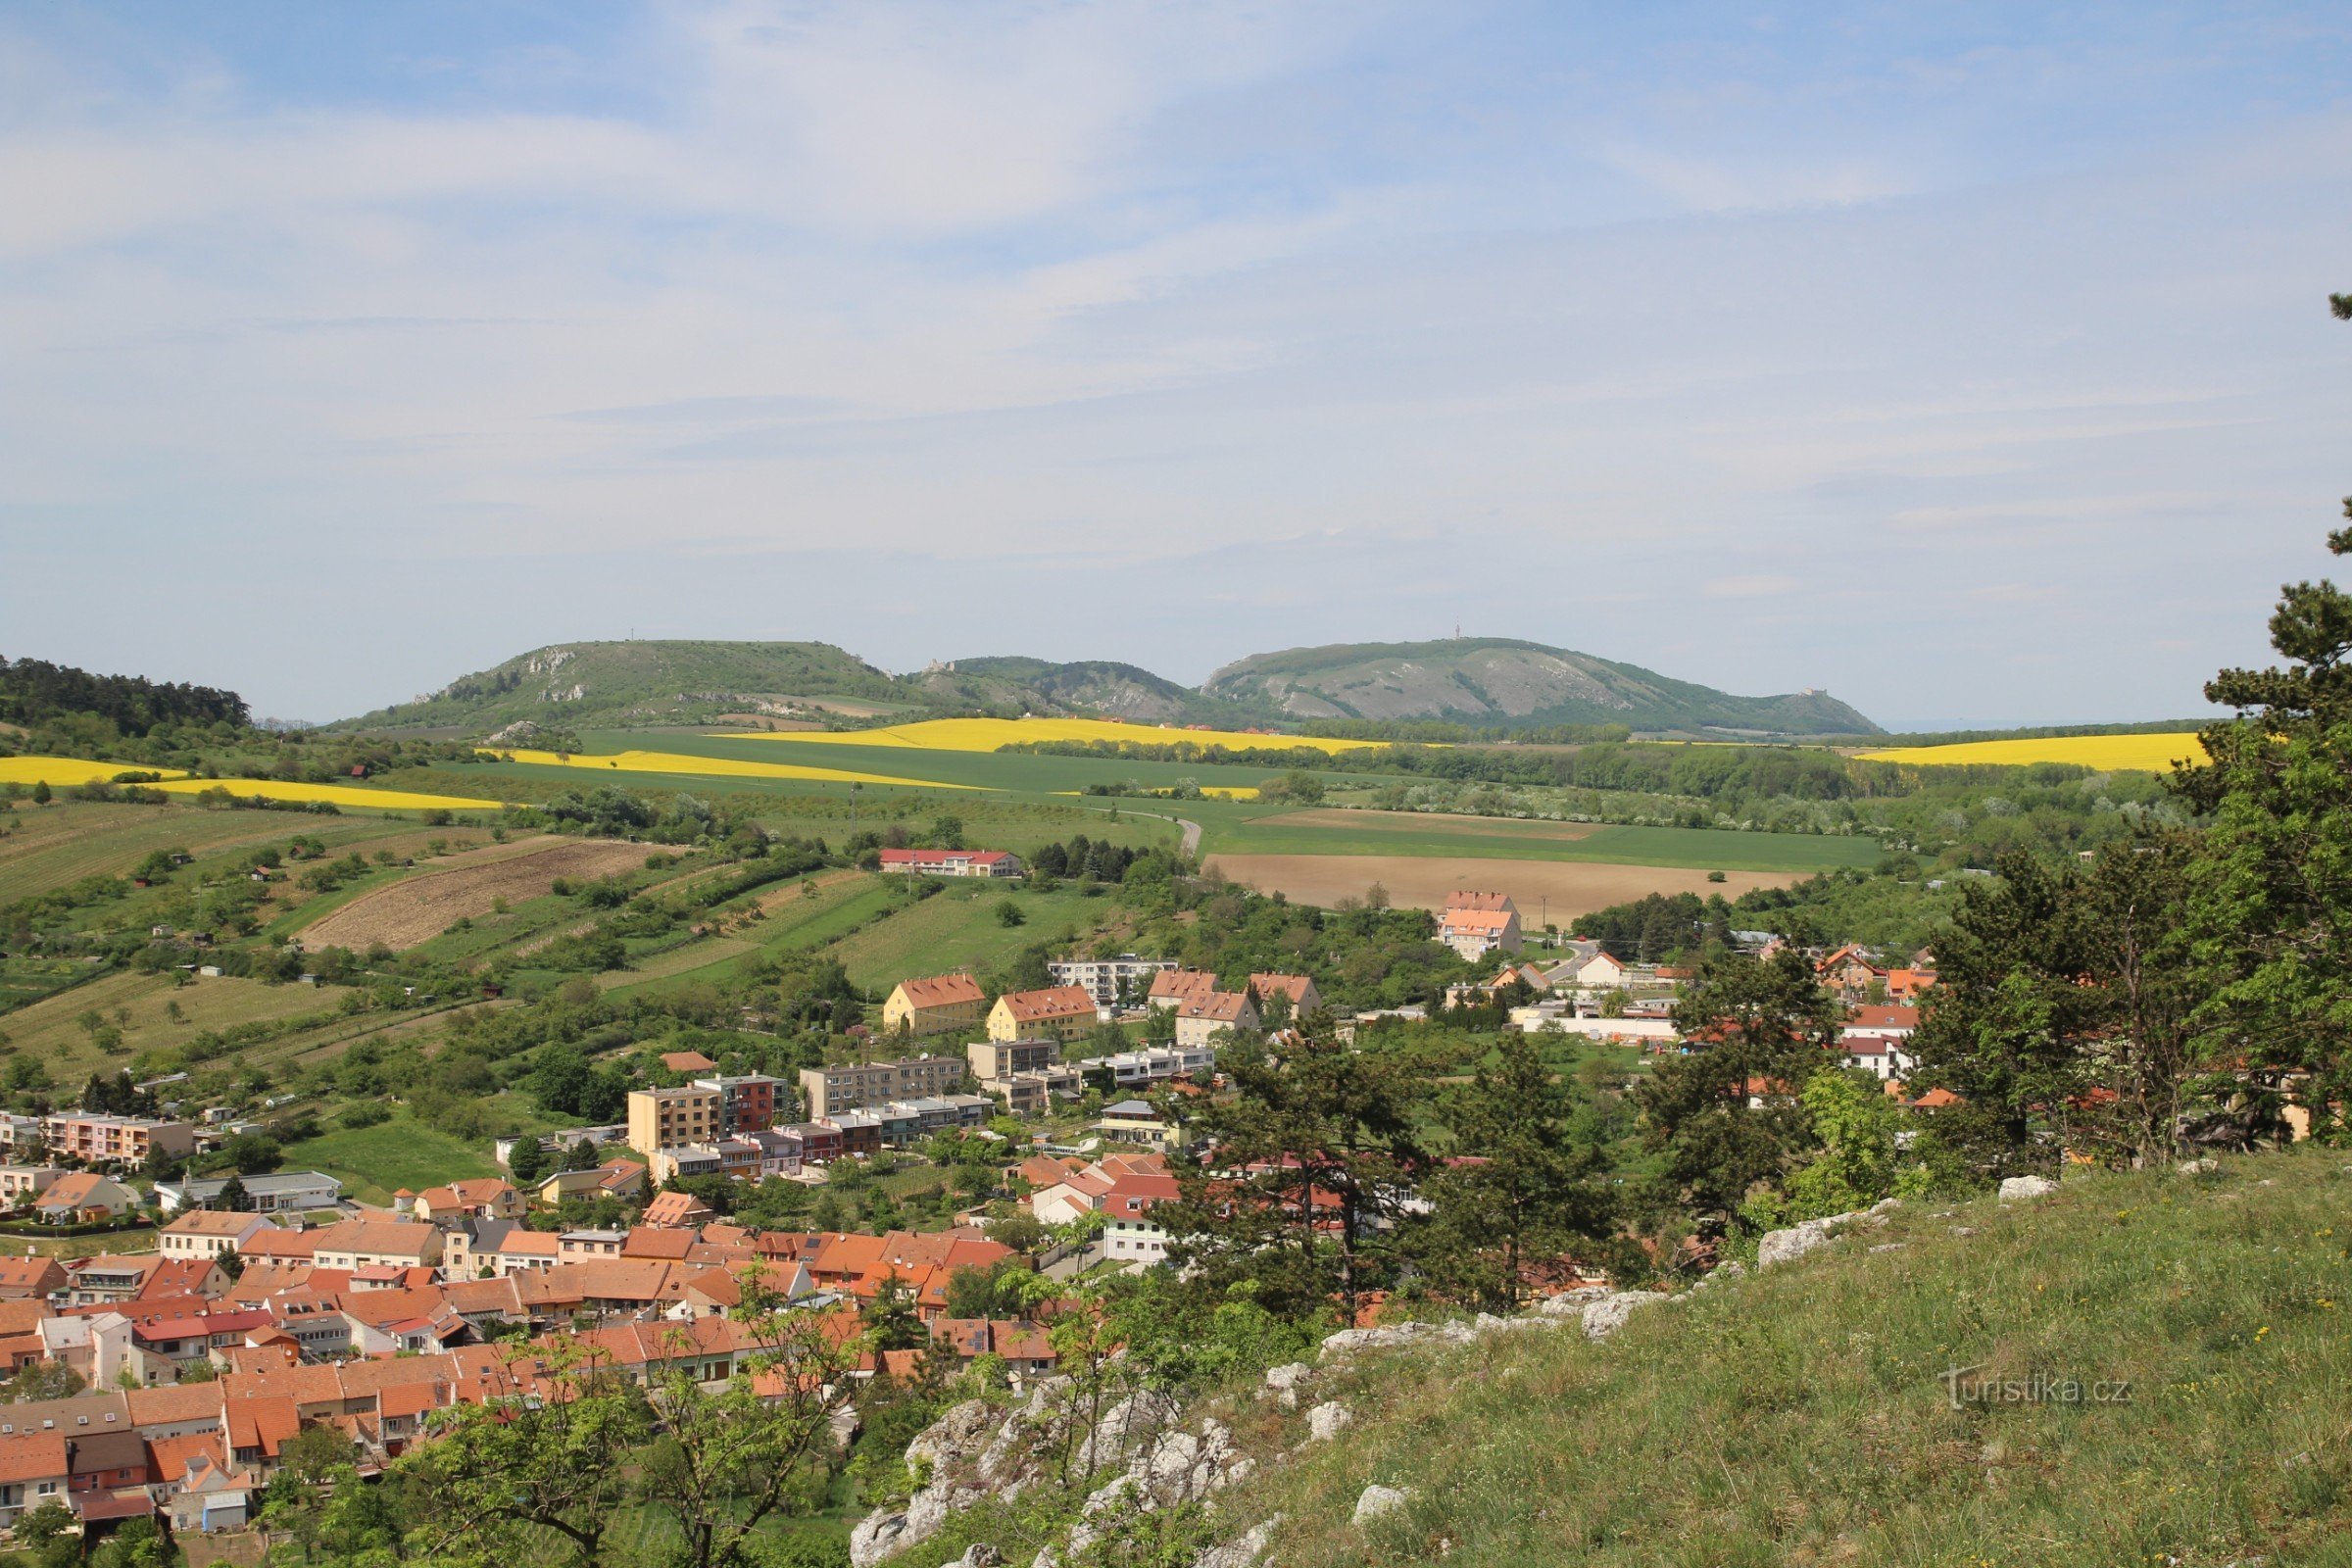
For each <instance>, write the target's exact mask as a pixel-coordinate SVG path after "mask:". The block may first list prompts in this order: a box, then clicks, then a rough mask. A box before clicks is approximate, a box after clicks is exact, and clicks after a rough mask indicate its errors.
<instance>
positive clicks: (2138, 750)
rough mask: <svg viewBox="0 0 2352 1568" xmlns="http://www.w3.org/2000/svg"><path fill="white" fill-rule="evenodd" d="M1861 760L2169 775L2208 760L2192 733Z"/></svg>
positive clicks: (1918, 750) (1992, 744)
mask: <svg viewBox="0 0 2352 1568" xmlns="http://www.w3.org/2000/svg"><path fill="white" fill-rule="evenodd" d="M1854 755H1855V756H1856V757H1858V758H1859V759H1861V760H1863V761H1866V762H1911V763H1914V764H1917V765H1920V766H1925V767H1938V766H1959V765H1962V764H1966V763H1976V764H1979V765H1985V764H1992V765H1999V766H2023V765H2026V764H2028V763H2033V762H2074V763H2078V764H2080V765H2082V766H2083V767H2095V768H2101V769H2128V770H2133V771H2139V772H2148V773H2169V772H2171V771H2172V768H2173V764H2174V762H2176V761H2179V760H2186V761H2187V762H2188V763H2189V764H2190V765H2191V766H2201V765H2203V764H2204V763H2205V762H2206V760H2208V759H2207V758H2206V756H2205V748H2204V746H2203V745H2202V744H2200V743H2199V741H2198V740H2197V736H2196V732H2195V731H2194V730H2173V731H2167V732H2164V733H2162V734H2154V735H2052V736H2047V737H2044V738H2042V739H2038V740H2016V741H1964V742H1958V743H1955V744H1953V745H1950V746H1895V747H1888V748H1886V749H1884V750H1881V751H1875V752H1857V753H1855V754H1854Z"/></svg>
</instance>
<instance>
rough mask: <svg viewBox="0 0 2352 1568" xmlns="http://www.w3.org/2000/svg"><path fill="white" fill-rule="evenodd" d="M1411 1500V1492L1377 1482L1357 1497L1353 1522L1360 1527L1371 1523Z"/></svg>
mask: <svg viewBox="0 0 2352 1568" xmlns="http://www.w3.org/2000/svg"><path fill="white" fill-rule="evenodd" d="M1411 1500H1412V1496H1411V1495H1410V1494H1409V1493H1406V1492H1404V1491H1402V1490H1401V1489H1399V1488H1397V1487H1384V1486H1380V1485H1378V1484H1377V1483H1375V1484H1374V1485H1372V1486H1369V1487H1366V1488H1365V1489H1364V1491H1363V1495H1361V1496H1359V1497H1357V1498H1356V1499H1355V1514H1354V1516H1353V1519H1352V1520H1351V1522H1352V1523H1354V1524H1355V1525H1357V1526H1359V1527H1360V1526H1363V1525H1366V1524H1369V1523H1370V1522H1371V1521H1373V1520H1375V1519H1377V1518H1379V1517H1380V1516H1381V1515H1382V1514H1387V1513H1395V1512H1396V1511H1397V1509H1399V1508H1401V1507H1403V1506H1404V1505H1405V1504H1406V1503H1408V1502H1410V1501H1411Z"/></svg>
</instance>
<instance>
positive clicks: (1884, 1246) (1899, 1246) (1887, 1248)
mask: <svg viewBox="0 0 2352 1568" xmlns="http://www.w3.org/2000/svg"><path fill="white" fill-rule="evenodd" d="M1903 1246H1904V1244H1903V1243H1901V1242H1881V1243H1880V1244H1879V1245H1878V1246H1876V1247H1874V1248H1872V1249H1871V1250H1872V1251H1874V1252H1899V1251H1901V1250H1903Z"/></svg>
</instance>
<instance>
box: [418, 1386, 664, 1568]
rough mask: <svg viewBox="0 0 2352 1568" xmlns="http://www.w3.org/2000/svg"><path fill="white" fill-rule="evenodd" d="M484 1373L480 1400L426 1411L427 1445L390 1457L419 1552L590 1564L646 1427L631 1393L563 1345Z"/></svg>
mask: <svg viewBox="0 0 2352 1568" xmlns="http://www.w3.org/2000/svg"><path fill="white" fill-rule="evenodd" d="M491 1376H492V1378H493V1380H494V1386H493V1388H492V1389H491V1391H490V1393H489V1397H486V1398H484V1399H482V1400H481V1401H479V1402H468V1403H465V1404H461V1405H458V1406H457V1407H455V1408H454V1409H450V1410H446V1411H437V1412H435V1413H434V1416H433V1418H432V1421H433V1426H432V1431H433V1436H432V1441H431V1442H429V1443H424V1444H421V1445H419V1446H417V1447H415V1448H413V1449H411V1450H410V1451H409V1452H408V1453H405V1454H403V1455H402V1456H401V1457H400V1459H399V1460H398V1461H397V1464H396V1469H397V1470H398V1472H399V1473H400V1475H401V1476H402V1478H403V1479H404V1480H407V1481H410V1482H412V1483H414V1484H415V1485H416V1486H417V1489H418V1491H419V1493H420V1495H421V1496H422V1498H423V1499H424V1502H425V1506H424V1507H423V1508H422V1509H421V1510H420V1511H419V1516H418V1520H417V1545H418V1547H419V1550H420V1554H421V1555H423V1556H426V1557H428V1558H429V1557H436V1556H438V1555H440V1554H441V1553H443V1552H446V1551H451V1550H453V1549H455V1548H457V1547H460V1546H464V1547H466V1549H468V1550H471V1551H474V1552H477V1553H479V1554H480V1555H481V1557H482V1558H483V1559H484V1560H486V1561H509V1562H538V1561H569V1562H573V1563H577V1564H581V1565H583V1568H586V1565H591V1564H594V1563H595V1562H596V1561H597V1554H598V1551H599V1549H600V1547H601V1546H602V1544H603V1541H604V1536H605V1531H606V1529H607V1528H608V1527H609V1526H610V1524H611V1523H612V1519H613V1510H614V1508H615V1507H616V1506H617V1505H618V1504H619V1502H620V1501H621V1499H622V1498H623V1497H624V1496H625V1495H626V1488H627V1483H626V1481H625V1479H624V1467H625V1465H626V1462H627V1461H628V1459H629V1456H630V1454H631V1452H632V1451H633V1450H634V1448H635V1447H636V1446H637V1445H638V1444H640V1443H641V1442H643V1441H644V1439H645V1437H646V1435H647V1434H648V1432H649V1431H650V1430H651V1426H652V1413H651V1411H650V1410H649V1408H648V1407H647V1405H646V1402H645V1399H644V1397H643V1396H642V1395H641V1394H640V1393H639V1392H638V1391H637V1390H636V1389H635V1388H634V1387H633V1386H632V1385H631V1384H630V1383H629V1382H628V1380H627V1379H625V1378H623V1377H621V1376H620V1375H619V1374H617V1373H616V1372H614V1371H613V1370H612V1368H611V1367H610V1366H609V1365H606V1364H605V1363H603V1362H601V1361H599V1360H597V1359H595V1358H593V1357H591V1356H590V1355H589V1354H587V1353H586V1352H585V1351H582V1350H580V1349H579V1348H576V1347H575V1346H571V1345H568V1344H564V1343H558V1344H556V1345H553V1346H531V1347H528V1348H522V1349H518V1350H517V1351H515V1353H514V1354H513V1355H511V1356H509V1357H508V1358H507V1359H506V1361H505V1362H504V1363H503V1364H501V1365H500V1366H499V1367H497V1368H495V1369H494V1370H493V1372H492V1373H491ZM551 1553H553V1554H556V1555H552V1556H551Z"/></svg>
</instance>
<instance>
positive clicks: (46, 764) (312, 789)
mask: <svg viewBox="0 0 2352 1568" xmlns="http://www.w3.org/2000/svg"><path fill="white" fill-rule="evenodd" d="M118 773H157V774H160V775H162V776H161V779H160V781H159V782H156V783H152V784H147V785H143V786H141V787H142V788H145V789H154V790H162V791H163V792H164V793H165V794H167V795H188V796H195V795H204V794H207V793H209V792H210V791H213V790H226V791H227V792H228V793H229V794H231V795H233V796H235V797H237V798H238V799H239V800H250V799H253V798H255V797H257V796H258V797H259V798H261V799H262V800H265V801H285V802H290V803H296V804H311V803H317V802H325V803H327V804H329V805H333V806H350V807H357V808H360V809H368V808H370V807H374V808H378V809H383V810H388V811H429V810H434V809H445V810H464V811H471V810H479V809H481V808H483V807H485V806H495V805H497V804H498V803H497V802H495V801H481V800H473V799H469V798H467V797H466V796H462V795H424V794H419V793H417V792H416V791H414V790H377V789H369V788H368V787H367V786H366V785H362V784H299V783H293V782H289V781H287V780H283V779H270V778H192V777H190V776H189V775H188V774H187V773H186V772H184V771H182V770H180V769H178V768H172V767H161V768H157V767H142V766H140V765H139V764H138V763H136V762H93V761H91V760H88V759H86V758H76V757H0V784H39V783H46V784H48V785H49V787H50V788H52V789H66V788H70V787H72V786H73V785H78V784H94V783H104V782H106V781H107V780H110V779H112V778H114V777H115V775H117V774H118Z"/></svg>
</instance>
